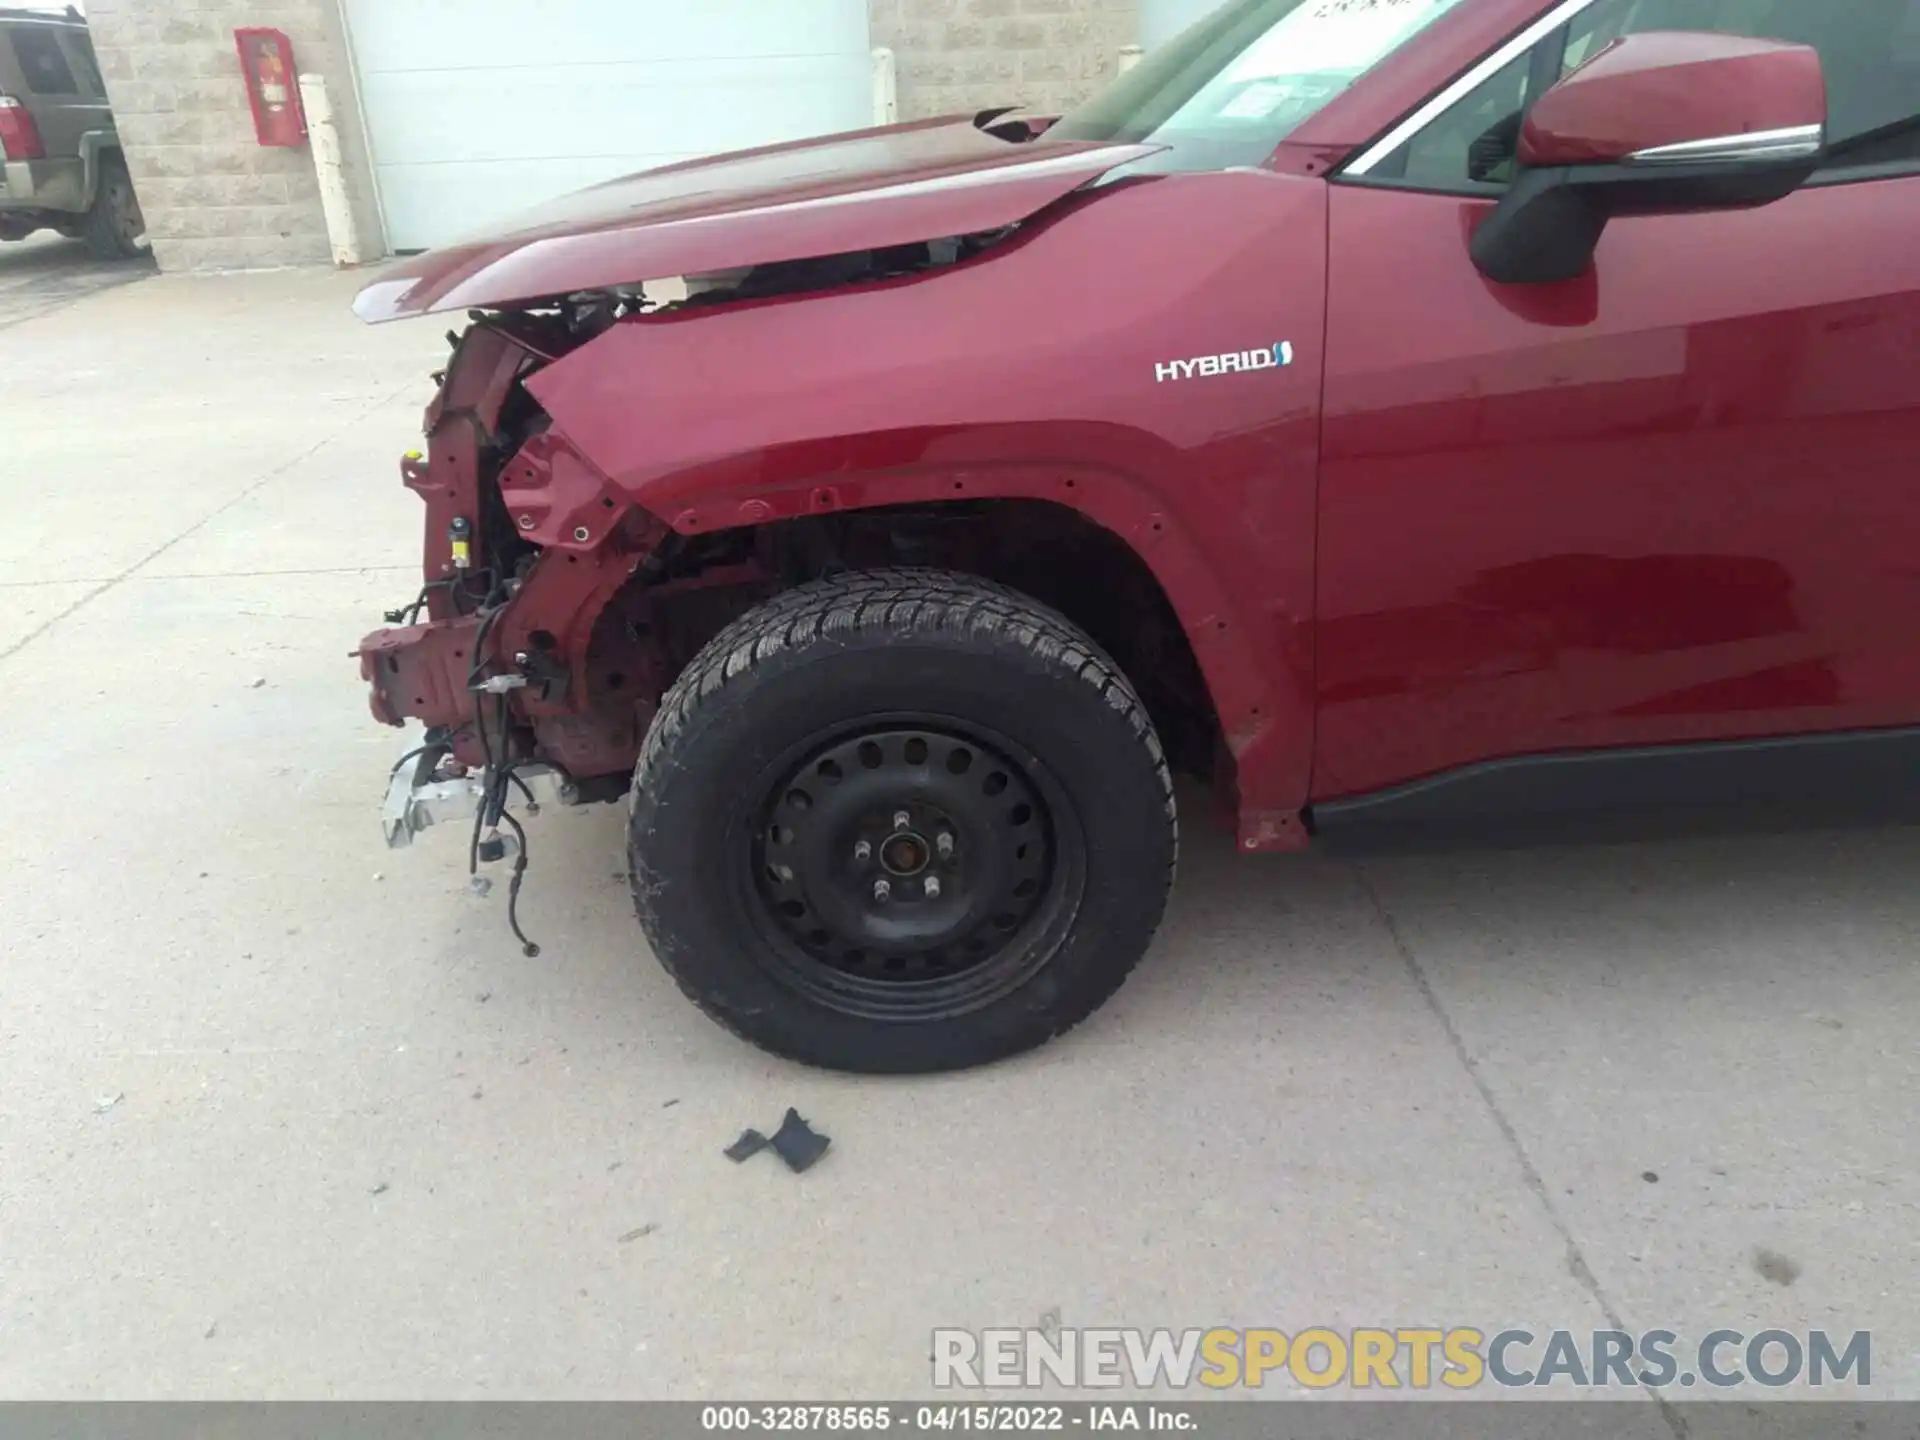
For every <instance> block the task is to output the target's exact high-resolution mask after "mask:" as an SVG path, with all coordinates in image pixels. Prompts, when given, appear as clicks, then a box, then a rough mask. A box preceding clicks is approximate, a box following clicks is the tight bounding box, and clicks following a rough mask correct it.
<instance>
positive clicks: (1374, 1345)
mask: <svg viewBox="0 0 1920 1440" xmlns="http://www.w3.org/2000/svg"><path fill="white" fill-rule="evenodd" d="M1288 1379H1290V1380H1291V1381H1292V1382H1293V1383H1295V1384H1298V1385H1304V1386H1306V1387H1308V1388H1309V1389H1316V1390H1324V1389H1329V1388H1332V1387H1334V1386H1347V1387H1349V1388H1352V1389H1356V1390H1400V1389H1409V1390H1427V1389H1432V1388H1435V1387H1436V1386H1438V1387H1445V1388H1446V1389H1450V1390H1473V1389H1478V1388H1481V1387H1484V1386H1487V1385H1494V1386H1499V1387H1503V1388H1508V1389H1520V1388H1527V1389H1532V1388H1539V1387H1547V1386H1564V1387H1575V1388H1606V1387H1609V1386H1616V1387H1633V1386H1647V1387H1650V1388H1653V1389H1664V1388H1668V1387H1677V1388H1680V1389H1690V1388H1694V1387H1697V1386H1706V1387H1709V1388H1710V1389H1729V1388H1732V1387H1734V1386H1740V1385H1761V1386H1767V1387H1770V1388H1779V1387H1782V1386H1788V1385H1814V1386H1819V1385H1827V1384H1830V1383H1841V1382H1851V1383H1852V1384H1853V1385H1856V1386H1862V1387H1864V1386H1867V1385H1870V1384H1872V1381H1873V1336H1872V1334H1871V1333H1870V1332H1868V1331H1865V1330H1855V1331H1852V1332H1850V1333H1846V1334H1829V1333H1828V1332H1827V1331H1825V1330H1809V1331H1806V1332H1804V1333H1802V1332H1796V1331H1791V1330H1759V1331H1755V1332H1753V1333H1751V1334H1748V1333H1746V1332H1743V1331H1739V1330H1713V1331H1710V1332H1708V1333H1707V1334H1706V1335H1704V1336H1702V1337H1700V1338H1699V1339H1698V1340H1686V1339H1682V1338H1681V1336H1679V1335H1678V1334H1677V1333H1676V1332H1674V1331H1672V1330H1648V1331H1644V1332H1642V1333H1640V1334H1638V1335H1635V1334H1631V1333H1629V1332H1627V1331H1625V1330H1593V1331H1573V1330H1551V1331H1544V1332H1541V1333H1538V1334H1536V1333H1535V1332H1533V1331H1531V1330H1526V1329H1521V1328H1517V1327H1513V1328H1508V1329H1504V1330H1498V1331H1492V1332H1488V1331H1486V1330H1482V1329H1477V1328H1475V1327H1472V1326H1464V1325H1463V1326H1455V1327H1453V1328H1450V1329H1441V1328H1439V1327H1424V1326H1420V1327H1406V1326H1402V1327H1395V1328H1393V1329H1385V1328H1364V1327H1363V1328H1358V1329H1352V1330H1335V1329H1332V1328H1330V1327H1312V1328H1309V1329H1306V1330H1300V1331H1297V1332H1295V1333H1293V1334H1291V1335H1289V1334H1287V1333H1286V1332H1285V1331H1281V1330H1266V1329H1251V1330H1234V1329H1224V1328H1216V1329H1211V1330H1124V1329H1084V1330H1058V1331H1042V1330H1011V1329H1010V1330H981V1331H978V1332H976V1331H971V1330H936V1331H934V1332H933V1383H934V1385H935V1386H936V1387H937V1388H940V1389H961V1390H1017V1389H1025V1388H1032V1387H1039V1386H1043V1385H1055V1386H1066V1387H1068V1388H1072V1389H1081V1388H1086V1389H1102V1388H1111V1387H1119V1386H1130V1387H1132V1388H1135V1389H1142V1390H1150V1389H1159V1388H1163V1387H1164V1388H1169V1389H1175V1390H1179V1389H1185V1388H1187V1387H1188V1386H1192V1385H1200V1386H1204V1387H1206V1388H1208V1389H1213V1390H1227V1389H1259V1388H1260V1387H1261V1386H1263V1385H1266V1384H1268V1383H1270V1382H1272V1383H1281V1382H1282V1381H1284V1380H1288Z"/></svg>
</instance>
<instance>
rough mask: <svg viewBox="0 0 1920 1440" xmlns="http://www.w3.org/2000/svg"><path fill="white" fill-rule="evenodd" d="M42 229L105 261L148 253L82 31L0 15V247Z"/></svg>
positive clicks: (22, 12) (43, 14) (78, 26)
mask: <svg viewBox="0 0 1920 1440" xmlns="http://www.w3.org/2000/svg"><path fill="white" fill-rule="evenodd" d="M41 229H52V230H57V231H59V232H60V233H61V234H62V235H66V236H70V237H72V238H74V239H78V240H85V241H86V242H87V246H88V248H89V249H91V250H92V251H93V253H94V254H95V255H97V256H99V257H100V258H102V259H106V260H111V259H120V258H124V257H128V256H134V255H141V254H144V253H145V251H146V245H145V241H144V238H143V237H144V232H145V230H146V222H145V221H144V220H143V219H142V218H141V215H140V202H139V200H138V199H137V198H136V197H135V195H134V193H133V180H132V179H131V178H130V177H129V176H128V174H127V162H126V159H125V157H124V156H123V155H122V154H121V151H120V137H119V135H118V134H117V133H116V132H115V130H114V128H113V112H112V111H111V110H110V109H109V108H108V107H107V88H106V86H105V84H103V83H102V81H101V79H100V66H99V64H98V63H97V62H96V61H95V60H94V55H93V42H92V40H91V39H90V38H89V37H88V35H87V22H86V21H85V19H83V18H82V17H81V16H80V14H79V13H78V12H77V11H75V10H73V9H71V8H69V9H67V10H65V11H57V10H26V9H11V8H6V7H0V240H24V239H25V238H26V237H27V236H29V235H31V234H33V232H34V231H36V230H41Z"/></svg>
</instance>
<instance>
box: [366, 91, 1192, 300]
mask: <svg viewBox="0 0 1920 1440" xmlns="http://www.w3.org/2000/svg"><path fill="white" fill-rule="evenodd" d="M1158 148H1160V147H1158V146H1155V145H1110V144H1104V143H1100V142H1096V141H1048V140H1047V139H1046V138H1045V137H1044V136H1043V137H1042V138H1040V139H1038V140H1034V141H1029V142H1028V143H1026V144H1013V143H1011V142H1009V141H1006V140H1000V139H996V138H995V137H994V136H992V135H988V134H987V133H985V132H984V131H982V130H981V129H980V128H979V127H978V126H976V125H975V124H974V123H973V121H972V120H971V119H969V118H964V117H955V116H946V117H943V118H941V119H937V120H922V121H917V122H915V123H913V124H908V125H890V126H887V127H885V128H884V129H879V130H856V131H852V132H850V133H848V134H845V135H831V136H827V137H825V138H823V139H819V140H803V141H799V142H797V143H794V144H789V145H772V146H768V147H767V148H765V149H761V150H743V151H740V152H738V153H736V154H732V155H722V156H718V157H716V158H714V159H711V160H694V161H689V162H687V163H685V164H680V165H668V166H664V167H662V168H661V169H658V170H647V171H643V172H641V173H640V174H638V175H629V176H626V177H624V178H623V179H619V180H609V181H607V182H606V183H605V184H602V185H596V186H594V187H593V188H592V189H590V190H582V191H580V192H579V193H578V194H574V195H567V196H564V197H562V198H561V199H558V200H555V201H553V202H552V203H550V204H548V205H546V206H544V207H543V208H541V209H539V210H535V211H533V212H531V213H530V214H526V215H522V216H520V217H518V218H517V219H515V220H512V221H509V222H507V223H506V225H505V227H504V228H503V230H502V232H501V233H500V234H499V235H497V236H491V237H487V238H484V239H476V240H472V241H468V242H467V243H465V244H461V245H450V246H448V247H446V248H445V249H442V250H432V251H429V252H428V253H426V254H424V255H417V256H414V257H413V258H412V259H409V260H405V261H402V262H401V263H400V264H398V265H396V266H394V267H393V268H391V269H389V270H387V271H385V272H383V273H382V275H381V277H380V278H379V279H378V280H376V281H374V282H373V283H372V284H371V285H369V286H367V288H366V289H364V290H362V291H361V292H360V295H359V298H358V299H356V300H355V301H354V305H353V308H354V312H355V313H356V314H358V315H359V316H360V318H361V319H362V320H368V321H379V320H393V319H398V318H399V317H401V316H405V315H422V314H428V313H431V312H433V311H438V310H466V309H471V308H480V309H485V308H489V307H493V306H500V305H513V304H521V303H525V302H527V301H532V300H540V299H545V298H547V297H550V296H555V295H567V294H572V293H574V292H575V291H580V290H599V289H604V288H607V287H609V286H614V285H631V284H634V283H636V282H639V281H644V280H657V279H664V278H666V277H669V276H674V275H695V274H704V273H707V272H710V271H715V270H732V269H735V268H738V267H741V266H746V265H764V264H768V263H771V262H773V261H778V260H801V259H807V258H810V257H813V256H819V255H839V254H845V253H847V252H849V251H855V250H868V249H875V248H878V247H882V246H888V245H906V244H911V243H913V242H915V241H919V240H933V239H938V238H940V237H942V236H946V235H965V234H971V233H973V232H976V231H981V230H997V229H999V228H1000V227H1002V226H1004V225H1011V224H1013V223H1014V222H1016V221H1018V220H1024V219H1025V218H1026V217H1027V216H1029V215H1031V214H1033V213H1034V212H1035V211H1036V210H1039V209H1041V208H1042V207H1043V206H1046V205H1048V204H1050V203H1051V202H1053V201H1054V200H1057V199H1059V198H1060V197H1061V196H1062V195H1065V194H1067V193H1069V192H1070V191H1072V190H1075V189H1077V188H1078V187H1079V186H1081V185H1084V184H1085V183H1086V182H1087V181H1089V180H1091V179H1093V178H1094V177H1095V176H1097V175H1100V174H1102V173H1103V172H1105V171H1107V170H1110V169H1112V168H1113V167H1114V166H1116V165H1120V164H1123V163H1125V162H1126V161H1128V160H1134V159H1138V158H1139V157H1140V156H1142V155H1147V154H1150V153H1152V152H1153V151H1154V150H1156V149H1158Z"/></svg>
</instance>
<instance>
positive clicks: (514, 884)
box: [500, 811, 540, 960]
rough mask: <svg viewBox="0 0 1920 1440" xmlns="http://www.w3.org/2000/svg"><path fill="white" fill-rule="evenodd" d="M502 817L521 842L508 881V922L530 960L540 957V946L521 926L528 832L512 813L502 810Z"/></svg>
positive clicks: (524, 953) (514, 936) (521, 950)
mask: <svg viewBox="0 0 1920 1440" xmlns="http://www.w3.org/2000/svg"><path fill="white" fill-rule="evenodd" d="M500 818H501V820H502V821H504V822H505V823H506V824H507V825H509V826H511V827H512V828H513V835H514V838H515V839H516V840H518V841H519V842H520V853H519V854H518V855H516V856H514V857H513V879H511V880H509V881H508V882H507V924H508V926H509V927H511V928H512V930H513V938H514V939H516V940H518V941H519V942H520V953H521V954H523V955H525V956H526V957H527V958H528V959H529V960H533V959H536V958H538V956H539V954H540V947H539V946H538V945H536V944H534V943H533V941H531V940H529V939H528V938H527V932H526V931H524V930H522V929H521V928H520V879H521V877H522V876H524V875H525V874H526V873H527V832H526V831H525V830H523V829H522V828H521V827H520V822H519V821H518V820H516V819H514V818H513V816H512V815H510V814H508V813H506V812H505V811H502V812H501V814H500Z"/></svg>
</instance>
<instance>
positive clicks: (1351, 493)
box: [1313, 0, 1920, 799]
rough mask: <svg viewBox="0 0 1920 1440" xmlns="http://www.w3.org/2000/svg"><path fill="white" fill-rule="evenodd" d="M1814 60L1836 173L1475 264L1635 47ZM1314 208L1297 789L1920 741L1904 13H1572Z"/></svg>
mask: <svg viewBox="0 0 1920 1440" xmlns="http://www.w3.org/2000/svg"><path fill="white" fill-rule="evenodd" d="M1649 29H1662V30H1676V29H1686V30H1726V31H1732V32H1736V33H1741V34H1748V35H1757V36H1766V37H1769V38H1777V39H1784V40H1796V41H1802V42H1805V43H1811V44H1814V45H1816V46H1817V47H1818V48H1819V49H1820V51H1821V54H1822V59H1823V62H1824V63H1825V67H1826V71H1827V79H1828V86H1829V91H1830V124H1829V143H1830V151H1831V159H1830V162H1829V163H1828V165H1827V167H1826V168H1825V170H1824V171H1823V173H1822V174H1820V175H1819V176H1818V177H1816V179H1815V180H1814V181H1813V182H1812V183H1811V184H1810V185H1809V186H1808V187H1807V188H1805V189H1804V190H1802V191H1800V192H1799V193H1797V194H1795V195H1793V196H1791V197H1789V198H1788V199H1786V200H1784V201H1782V202H1780V203H1778V204H1776V205H1773V206H1770V207H1768V208H1765V209H1761V210H1754V211H1745V212H1731V213H1720V214H1709V215H1691V216H1673V217H1658V218H1643V219H1628V220H1617V221H1615V222H1614V223H1613V224H1612V226H1611V227H1610V228H1609V230H1608V232H1607V234H1606V236H1605V237H1604V239H1603V240H1602V242H1601V245H1600V248H1599V252H1598V256H1597V259H1596V263H1595V266H1594V269H1593V270H1592V271H1591V272H1590V273H1589V275H1588V276H1587V277H1585V278H1584V279H1582V280H1579V281H1573V282H1569V283H1566V284H1557V285H1537V286H1517V285H1515V286H1508V285H1498V284H1495V283H1493V282H1491V281H1488V280H1486V279H1484V278H1483V277H1482V276H1481V275H1480V274H1479V273H1478V271H1476V270H1475V268H1474V266H1473V264H1472V262H1471V261H1470V259H1469V258H1468V253H1467V240H1468V236H1469V235H1470V234H1471V232H1472V228H1473V226H1474V224H1475V223H1476V221H1477V219H1478V218H1479V217H1480V216H1481V215H1482V214H1483V213H1484V212H1485V211H1486V209H1487V208H1488V207H1489V206H1490V205H1491V204H1492V203H1493V200H1494V199H1496V198H1497V197H1498V195H1499V194H1500V192H1501V190H1502V189H1503V188H1504V184H1505V182H1506V181H1507V180H1508V179H1509V178H1510V177H1511V173H1512V153H1513V143H1514V137H1515V136H1516V135H1517V132H1518V124H1517V119H1518V117H1519V116H1521V115H1522V114H1523V113H1524V111H1525V108H1526V106H1527V104H1528V103H1529V101H1530V100H1531V99H1532V98H1533V97H1536V96H1538V95H1539V94H1540V93H1541V92H1542V90H1543V89H1544V88H1545V87H1546V86H1547V85H1549V84H1551V83H1553V82H1554V81H1555V80H1556V79H1558V78H1559V76H1560V75H1562V74H1564V73H1565V72H1566V71H1567V70H1570V69H1571V68H1573V67H1574V66H1575V65H1577V64H1578V63H1580V61H1582V60H1583V59H1585V58H1586V57H1587V56H1589V55H1591V54H1593V53H1595V52H1596V51H1597V50H1598V49H1599V48H1600V47H1601V46H1602V45H1604V44H1606V43H1608V42H1609V41H1611V40H1612V39H1613V38H1615V37H1616V36H1618V35H1620V34H1623V33H1627V32H1629V31H1644V30H1649ZM1355 163H1356V166H1357V167H1359V168H1363V169H1364V170H1365V172H1366V173H1364V174H1348V175H1346V176H1344V177H1341V178H1339V179H1337V180H1336V182H1335V183H1334V185H1333V187H1332V189H1333V193H1332V206H1331V216H1330V234H1329V239H1330V245H1329V248H1330V251H1331V263H1330V279H1329V318H1328V332H1327V356H1326V392H1325V396H1326V402H1325V403H1326V411H1325V415H1326V419H1325V430H1324V440H1323V460H1322V467H1321V478H1320V532H1319V579H1318V598H1319V613H1320V617H1321V623H1320V630H1319V644H1318V654H1319V665H1318V669H1319V681H1318V686H1319V702H1320V719H1319V726H1318V736H1317V742H1316V754H1315V766H1314V777H1313V794H1314V797H1315V798H1316V799H1326V798H1330V797H1337V796H1342V795H1351V794H1355V793H1358V792H1363V791H1367V790H1372V789H1376V788H1379V787H1382V786H1387V785H1391V784H1394V783H1397V782H1399V781H1403V780H1408V779H1413V778H1416V777H1419V776H1423V775H1427V774H1432V773H1434V772H1438V771H1441V770H1445V769H1449V768H1451V767H1454V766H1458V765H1463V764H1468V763H1472V762H1475V761H1479V760H1485V759H1491V758H1495V757H1500V756H1507V755H1518V754H1528V753H1538V752H1547V751H1564V750H1571V749H1583V748H1589V747H1607V746H1621V745H1643V744H1664V743H1677V742H1685V741H1689V740H1705V739H1721V738H1734V737H1746V736H1765V735H1780V734H1793V733H1800V732H1813V731H1832V730H1844V729H1857V728H1871V727H1880V726H1892V725H1901V724H1912V723H1920V621H1917V619H1916V617H1920V245H1917V244H1916V243H1915V240H1914V237H1915V236H1917V235H1920V0H1847V3H1846V4H1845V5H1831V6H1815V5H1810V4H1806V3H1804V0H1595V3H1594V4H1592V5H1590V6H1589V7H1587V9H1585V10H1584V11H1582V12H1580V13H1578V14H1576V15H1574V16H1573V17H1572V18H1571V19H1570V20H1569V21H1567V22H1566V23H1565V24H1563V25H1562V26H1560V28H1559V29H1558V30H1556V31H1554V32H1553V33H1551V34H1549V35H1547V36H1546V37H1545V38H1544V39H1542V40H1541V41H1540V42H1539V44H1538V45H1536V46H1535V47H1534V48H1533V49H1532V50H1531V51H1530V52H1528V53H1526V54H1523V55H1521V56H1520V57H1519V58H1518V59H1516V60H1514V61H1512V62H1511V63H1509V64H1507V65H1505V66H1504V67H1502V68H1500V69H1499V70H1497V71H1496V72H1495V73H1492V74H1491V75H1489V76H1487V77H1486V78H1485V79H1484V81H1483V82H1482V83H1479V84H1478V85H1477V86H1475V87H1474V88H1472V89H1471V90H1469V91H1468V92H1467V93H1466V94H1465V96H1464V98H1463V99H1461V100H1460V101H1459V102H1457V103H1456V104H1454V105H1453V106H1452V107H1450V108H1449V109H1447V110H1446V111H1444V112H1443V113H1441V114H1440V115H1439V116H1438V117H1437V118H1435V119H1434V120H1432V121H1431V122H1430V123H1429V124H1427V125H1425V126H1424V127H1422V128H1421V129H1419V130H1418V131H1417V132H1416V133H1414V134H1413V135H1412V136H1411V137H1409V138H1407V139H1405V141H1404V143H1401V144H1399V145H1397V146H1396V147H1393V148H1392V149H1391V150H1382V151H1380V152H1379V153H1377V154H1375V155H1373V156H1372V157H1363V158H1362V159H1361V160H1359V161H1356V162H1355Z"/></svg>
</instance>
